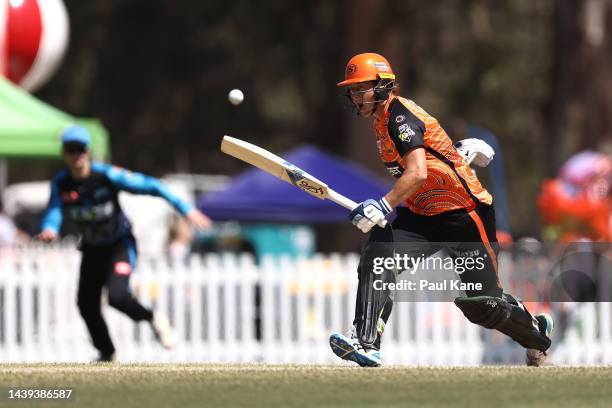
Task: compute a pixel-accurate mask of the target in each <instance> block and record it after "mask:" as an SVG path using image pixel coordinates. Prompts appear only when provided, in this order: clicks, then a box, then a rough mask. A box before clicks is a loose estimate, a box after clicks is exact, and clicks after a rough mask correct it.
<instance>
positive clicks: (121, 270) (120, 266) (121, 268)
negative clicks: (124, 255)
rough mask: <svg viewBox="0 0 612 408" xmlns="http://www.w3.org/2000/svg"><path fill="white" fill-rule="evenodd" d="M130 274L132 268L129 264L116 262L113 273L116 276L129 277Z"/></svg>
mask: <svg viewBox="0 0 612 408" xmlns="http://www.w3.org/2000/svg"><path fill="white" fill-rule="evenodd" d="M130 272H132V266H131V265H130V263H129V262H116V263H115V273H116V274H117V275H124V276H125V275H129V274H130Z"/></svg>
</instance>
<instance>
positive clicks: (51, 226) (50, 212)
mask: <svg viewBox="0 0 612 408" xmlns="http://www.w3.org/2000/svg"><path fill="white" fill-rule="evenodd" d="M58 182H59V176H56V177H54V178H53V179H52V180H51V195H50V197H49V203H48V204H47V209H46V211H45V215H44V216H43V220H42V224H41V233H40V234H38V236H37V238H38V239H40V240H41V241H45V242H50V241H54V240H55V239H57V236H58V235H59V231H60V228H61V227H62V221H63V216H62V199H61V197H60V193H59V185H58Z"/></svg>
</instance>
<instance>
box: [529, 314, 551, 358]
mask: <svg viewBox="0 0 612 408" xmlns="http://www.w3.org/2000/svg"><path fill="white" fill-rule="evenodd" d="M535 319H536V320H537V321H538V325H539V326H540V331H541V332H542V334H545V335H546V337H548V338H549V339H552V334H553V329H554V326H555V323H554V321H553V319H552V317H550V316H549V315H547V314H546V313H542V314H537V315H535ZM547 356H548V352H547V351H541V350H538V349H527V352H526V358H525V361H526V363H527V365H528V366H532V367H539V366H541V365H542V364H544V361H545V360H546V357H547Z"/></svg>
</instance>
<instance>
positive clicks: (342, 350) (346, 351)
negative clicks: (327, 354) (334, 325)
mask: <svg viewBox="0 0 612 408" xmlns="http://www.w3.org/2000/svg"><path fill="white" fill-rule="evenodd" d="M329 346H330V347H331V349H332V351H333V352H334V354H335V355H337V356H338V357H340V358H341V359H343V360H348V361H353V362H355V363H357V364H359V365H360V366H361V367H380V365H381V359H380V351H378V350H375V349H366V348H364V347H363V346H362V345H361V343H360V342H359V340H358V339H356V338H355V337H347V336H345V335H343V334H340V333H333V334H332V335H331V336H329Z"/></svg>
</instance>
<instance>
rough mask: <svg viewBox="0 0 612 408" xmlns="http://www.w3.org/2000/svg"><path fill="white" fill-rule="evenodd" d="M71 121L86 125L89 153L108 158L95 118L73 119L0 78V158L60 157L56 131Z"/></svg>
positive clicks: (103, 133) (103, 134) (105, 140)
mask: <svg viewBox="0 0 612 408" xmlns="http://www.w3.org/2000/svg"><path fill="white" fill-rule="evenodd" d="M71 123H78V124H80V125H83V126H86V127H87V128H88V129H89V132H90V134H91V137H92V147H91V152H92V156H93V157H94V158H95V159H96V160H108V159H109V157H108V155H109V139H108V133H107V132H106V129H104V127H103V126H102V124H101V123H100V122H99V121H98V120H97V119H83V118H75V117H73V116H70V115H68V114H67V113H64V112H62V111H60V110H58V109H56V108H54V107H52V106H50V105H47V104H46V103H44V102H42V101H40V100H38V99H36V98H35V97H34V96H32V95H30V94H29V93H27V92H26V91H24V90H22V89H21V88H19V87H17V86H15V85H13V84H12V83H11V82H9V81H8V80H7V79H4V78H2V77H0V158H3V157H4V158H15V157H24V158H25V157H29V158H36V157H39V158H50V159H59V158H61V140H60V133H61V131H62V129H63V128H64V127H66V126H67V125H69V124H71Z"/></svg>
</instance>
